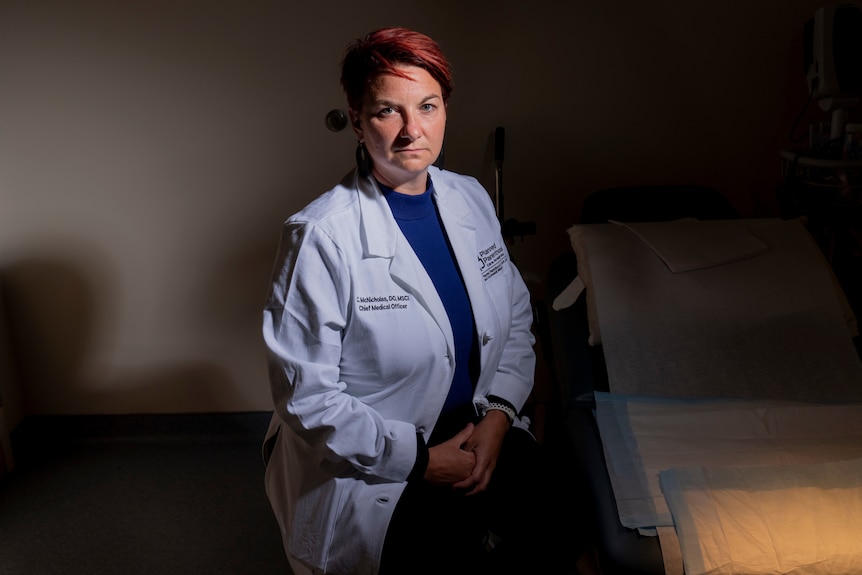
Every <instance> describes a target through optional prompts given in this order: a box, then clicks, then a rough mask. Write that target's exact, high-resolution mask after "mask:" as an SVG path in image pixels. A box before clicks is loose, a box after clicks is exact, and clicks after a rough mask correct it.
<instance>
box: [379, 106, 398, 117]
mask: <svg viewBox="0 0 862 575" xmlns="http://www.w3.org/2000/svg"><path fill="white" fill-rule="evenodd" d="M394 113H395V108H391V107H389V108H381V109H380V111H379V112H377V115H378V116H391V115H392V114H394Z"/></svg>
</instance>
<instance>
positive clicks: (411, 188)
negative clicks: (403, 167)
mask: <svg viewBox="0 0 862 575" xmlns="http://www.w3.org/2000/svg"><path fill="white" fill-rule="evenodd" d="M371 173H372V174H373V175H374V177H375V178H376V179H377V181H378V182H380V183H381V184H383V185H384V186H386V187H387V188H391V189H392V190H394V191H396V192H398V193H399V194H406V195H408V196H418V195H420V194H424V193H425V190H427V189H428V180H429V178H428V171H427V170H426V171H424V172H422V173H421V174H417V175H413V176H412V177H411V178H407V179H396V180H391V179H388V178H386V177H384V176H383V175H382V174H380V173H378V172H377V170H375V169H374V168H372V170H371Z"/></svg>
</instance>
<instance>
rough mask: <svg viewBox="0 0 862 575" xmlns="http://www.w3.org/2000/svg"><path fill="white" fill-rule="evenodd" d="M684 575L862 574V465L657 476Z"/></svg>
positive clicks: (678, 471) (680, 471)
mask: <svg viewBox="0 0 862 575" xmlns="http://www.w3.org/2000/svg"><path fill="white" fill-rule="evenodd" d="M661 485H662V489H663V490H664V493H665V496H666V497H667V500H668V504H669V506H670V510H671V512H672V514H673V517H674V521H675V523H676V533H677V535H678V537H679V541H680V546H681V549H682V560H683V564H684V567H685V573H686V575H725V574H727V575H730V574H738V573H745V574H748V575H761V574H763V575H766V574H770V575H771V574H783V573H793V574H795V575H802V574H806V575H842V574H844V575H855V574H859V573H862V459H855V460H850V461H836V462H829V463H820V464H814V465H804V466H797V465H793V466H779V467H720V468H714V467H693V468H674V469H669V470H666V471H663V472H662V473H661Z"/></svg>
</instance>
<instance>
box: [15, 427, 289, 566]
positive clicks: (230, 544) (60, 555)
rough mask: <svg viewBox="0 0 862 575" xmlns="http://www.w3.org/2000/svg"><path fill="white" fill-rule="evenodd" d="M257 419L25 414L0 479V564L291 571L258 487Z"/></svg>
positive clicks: (260, 430) (260, 479)
mask: <svg viewBox="0 0 862 575" xmlns="http://www.w3.org/2000/svg"><path fill="white" fill-rule="evenodd" d="M268 420H269V414H267V413H247V414H212V415H163V416H155V415H154V416H149V415H131V416H61V417H40V418H28V419H27V420H25V422H24V423H23V424H22V425H21V426H19V428H18V429H17V430H16V431H15V435H14V436H13V442H14V444H13V445H14V447H15V453H16V466H15V469H14V470H13V472H12V473H11V474H9V475H7V476H6V477H3V478H0V573H2V574H3V575H55V574H62V575H78V574H82V575H83V574H86V575H128V574H148V575H150V574H159V575H174V574H176V575H196V574H199V573H206V574H208V575H218V574H225V575H227V574H230V575H237V574H255V575H269V574H279V575H285V574H288V573H290V570H289V568H288V565H287V560H286V559H285V557H284V551H283V549H282V546H281V540H280V536H279V531H278V525H277V524H276V522H275V518H274V516H273V515H272V511H271V509H270V507H269V503H268V501H267V499H266V495H265V493H264V485H263V471H264V467H263V462H262V459H261V455H260V446H261V442H262V439H263V435H264V432H265V430H266V425H267V422H268Z"/></svg>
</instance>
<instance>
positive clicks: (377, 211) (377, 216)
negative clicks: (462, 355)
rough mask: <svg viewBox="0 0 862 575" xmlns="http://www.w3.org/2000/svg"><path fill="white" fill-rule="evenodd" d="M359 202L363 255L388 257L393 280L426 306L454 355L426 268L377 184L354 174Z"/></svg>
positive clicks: (443, 312) (442, 310)
mask: <svg viewBox="0 0 862 575" xmlns="http://www.w3.org/2000/svg"><path fill="white" fill-rule="evenodd" d="M357 179H358V182H357V186H356V187H357V189H358V191H359V204H360V211H361V213H362V217H361V222H360V228H361V232H360V233H361V236H362V249H363V252H364V257H381V258H389V260H390V262H389V274H390V275H391V276H392V279H393V281H395V282H396V283H397V284H398V285H400V286H401V287H402V288H404V290H405V291H406V292H407V293H409V294H410V295H411V296H412V297H413V298H414V300H415V301H416V302H417V303H418V304H419V305H421V306H422V307H423V308H425V309H426V310H427V312H428V313H429V314H430V315H431V317H432V318H434V321H435V322H436V323H437V325H438V326H439V328H440V330H441V331H442V332H443V336H444V337H445V338H446V346H447V348H448V349H449V353H450V354H452V357H453V358H454V353H455V338H454V336H453V334H452V326H451V325H450V323H449V316H447V315H446V308H444V307H443V302H442V300H441V299H440V296H439V295H438V294H437V289H436V288H435V287H434V283H433V282H432V281H431V277H430V276H429V275H428V272H426V271H425V267H424V266H423V265H422V262H420V261H419V258H418V257H417V256H416V253H415V252H414V251H413V248H411V247H410V243H409V242H408V241H407V238H406V237H404V234H403V233H401V228H399V227H398V223H397V222H396V221H395V218H394V217H393V216H392V210H391V209H390V208H389V204H388V203H387V202H386V199H385V198H384V197H383V193H382V192H381V191H380V189H379V188H378V187H377V184H376V183H374V182H371V181H369V180H368V179H365V178H359V177H358V176H357Z"/></svg>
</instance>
